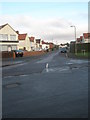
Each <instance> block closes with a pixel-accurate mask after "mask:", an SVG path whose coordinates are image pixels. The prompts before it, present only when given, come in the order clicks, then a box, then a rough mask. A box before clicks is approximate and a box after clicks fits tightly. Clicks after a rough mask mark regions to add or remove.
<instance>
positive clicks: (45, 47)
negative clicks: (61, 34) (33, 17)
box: [42, 41, 50, 50]
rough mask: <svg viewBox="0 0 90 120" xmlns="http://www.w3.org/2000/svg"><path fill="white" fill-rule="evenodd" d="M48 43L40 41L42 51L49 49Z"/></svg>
mask: <svg viewBox="0 0 90 120" xmlns="http://www.w3.org/2000/svg"><path fill="white" fill-rule="evenodd" d="M49 47H50V46H49V43H48V42H44V41H42V50H47V49H49Z"/></svg>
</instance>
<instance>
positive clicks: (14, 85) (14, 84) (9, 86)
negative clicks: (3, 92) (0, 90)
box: [5, 83, 20, 88]
mask: <svg viewBox="0 0 90 120" xmlns="http://www.w3.org/2000/svg"><path fill="white" fill-rule="evenodd" d="M19 85H20V83H11V84H7V85H5V88H14V87H17V86H19Z"/></svg>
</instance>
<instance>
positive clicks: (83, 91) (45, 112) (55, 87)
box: [2, 51, 90, 118]
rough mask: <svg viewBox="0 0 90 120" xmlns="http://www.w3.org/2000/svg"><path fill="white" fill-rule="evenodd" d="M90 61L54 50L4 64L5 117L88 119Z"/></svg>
mask: <svg viewBox="0 0 90 120" xmlns="http://www.w3.org/2000/svg"><path fill="white" fill-rule="evenodd" d="M28 59H29V58H27V60H28ZM88 62H89V61H88V60H81V59H72V58H68V57H67V55H66V54H60V52H59V51H54V52H51V53H48V54H46V55H43V56H39V57H38V58H36V59H32V60H30V61H29V60H28V62H25V63H22V64H17V65H12V66H6V67H3V68H2V108H3V110H2V116H3V118H88V68H89V67H90V66H89V64H88ZM47 64H48V67H47V68H46V65H47Z"/></svg>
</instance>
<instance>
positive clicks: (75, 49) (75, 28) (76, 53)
mask: <svg viewBox="0 0 90 120" xmlns="http://www.w3.org/2000/svg"><path fill="white" fill-rule="evenodd" d="M70 27H74V30H75V41H76V26H74V25H73V26H70ZM75 54H77V45H76V43H75Z"/></svg>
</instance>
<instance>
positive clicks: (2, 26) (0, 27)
mask: <svg viewBox="0 0 90 120" xmlns="http://www.w3.org/2000/svg"><path fill="white" fill-rule="evenodd" d="M6 25H8V26H9V27H10V28H11V29H12V30H13V31H14V32H15V33H17V32H16V31H15V30H14V29H13V28H12V27H11V26H10V25H9V24H8V23H6V24H4V25H1V26H0V30H1V29H2V28H4V27H5V26H6Z"/></svg>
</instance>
